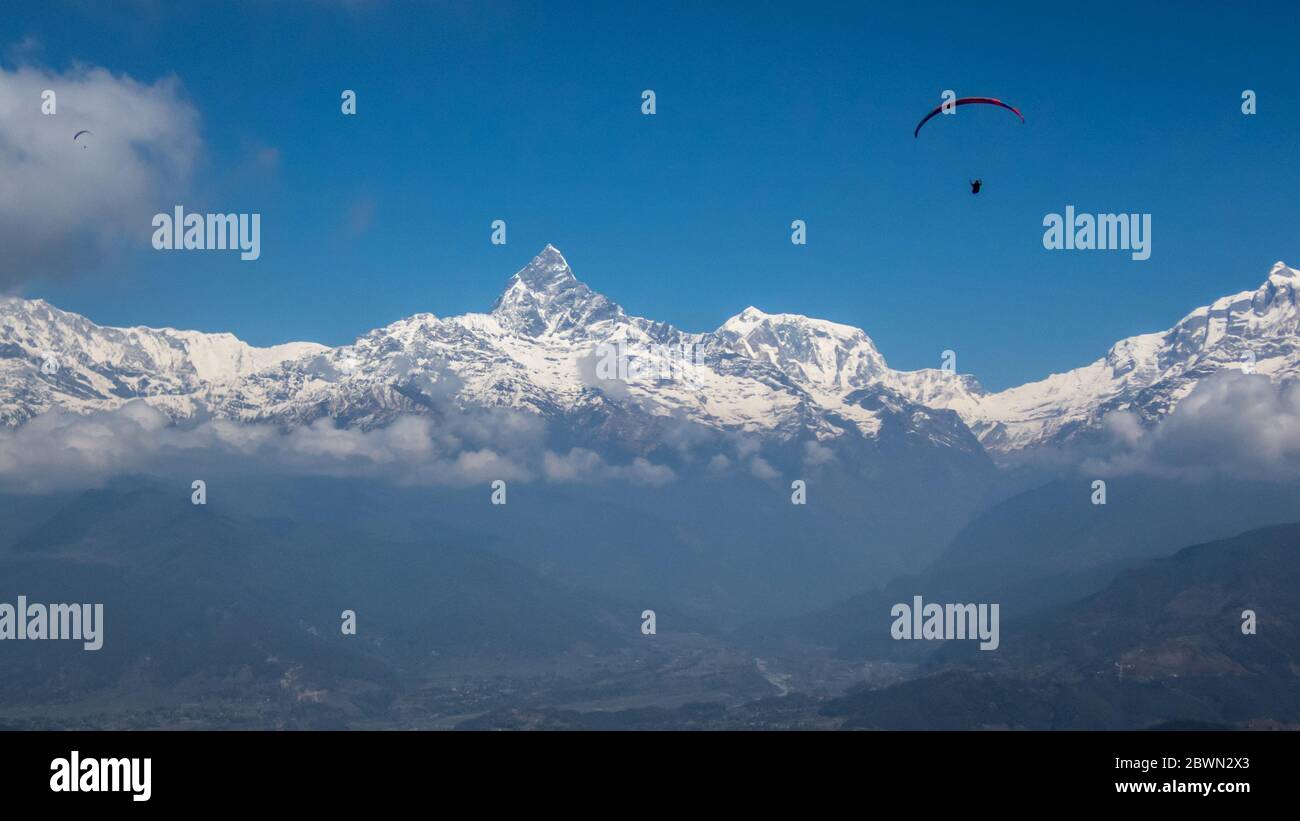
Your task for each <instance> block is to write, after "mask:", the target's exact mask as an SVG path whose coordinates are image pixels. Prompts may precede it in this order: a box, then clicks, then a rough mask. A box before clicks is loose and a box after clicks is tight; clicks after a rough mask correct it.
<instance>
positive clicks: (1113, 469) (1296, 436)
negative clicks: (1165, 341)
mask: <svg viewBox="0 0 1300 821" xmlns="http://www.w3.org/2000/svg"><path fill="white" fill-rule="evenodd" d="M1105 422H1106V424H1105V430H1106V431H1107V433H1109V435H1110V437H1111V443H1110V445H1111V447H1110V449H1109V450H1108V452H1107V454H1106V455H1105V456H1097V457H1094V458H1091V459H1088V460H1085V461H1084V463H1083V467H1084V469H1085V470H1086V471H1088V472H1090V473H1092V474H1095V475H1099V476H1100V475H1107V474H1108V473H1146V474H1152V475H1158V476H1166V477H1169V478H1184V479H1198V478H1206V477H1210V476H1228V477H1234V478H1245V479H1291V478H1295V477H1298V476H1300V384H1296V383H1292V384H1291V385H1288V386H1285V387H1278V386H1276V385H1273V384H1272V383H1270V382H1269V380H1268V378H1267V377H1265V376H1261V375H1249V376H1248V375H1245V374H1241V373H1239V372H1236V371H1221V372H1220V373H1218V374H1215V375H1214V376H1211V377H1209V378H1207V379H1204V380H1202V381H1201V382H1200V383H1199V384H1198V385H1197V386H1196V388H1195V389H1194V390H1193V391H1192V392H1191V393H1190V394H1188V395H1187V397H1185V398H1184V399H1183V400H1182V401H1181V402H1180V403H1179V404H1178V406H1177V407H1176V408H1175V409H1174V411H1173V412H1172V413H1171V414H1169V416H1168V417H1166V418H1165V419H1164V420H1163V421H1161V422H1160V423H1159V424H1158V425H1155V426H1153V427H1147V428H1142V427H1140V426H1139V425H1138V423H1137V420H1136V418H1135V417H1133V416H1132V415H1131V414H1128V413H1122V412H1121V413H1112V414H1110V416H1108V417H1107V419H1106V420H1105Z"/></svg>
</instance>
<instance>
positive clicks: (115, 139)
mask: <svg viewBox="0 0 1300 821" xmlns="http://www.w3.org/2000/svg"><path fill="white" fill-rule="evenodd" d="M46 89H49V90H51V91H53V92H54V93H55V95H56V97H55V100H56V105H57V109H56V113H55V114H53V115H45V114H42V113H41V103H42V97H41V94H42V92H43V91H45V90H46ZM198 122H199V116H198V112H197V111H196V110H195V108H194V107H193V106H192V105H190V104H189V103H188V102H187V101H185V100H184V99H183V98H182V97H181V95H180V84H179V82H177V81H176V80H175V79H174V78H167V79H163V80H159V81H157V82H154V83H152V84H146V83H141V82H138V81H136V80H134V79H132V78H130V77H127V76H125V75H114V74H112V73H110V72H108V71H106V70H104V69H102V68H91V67H76V68H73V69H70V70H68V71H66V72H64V73H62V74H57V73H53V72H50V71H47V70H43V69H40V68H37V67H34V66H22V67H19V68H17V69H14V70H5V69H4V68H0V248H3V249H4V253H3V254H0V291H3V290H8V289H10V288H12V287H13V286H15V285H17V284H19V283H21V282H24V281H28V280H31V279H36V278H39V277H46V276H57V275H61V274H66V273H69V272H73V271H76V270H79V269H83V268H85V267H88V266H89V264H90V263H91V262H93V260H94V259H96V258H97V257H98V256H101V255H102V254H103V253H105V252H106V251H107V250H110V249H111V248H112V247H113V246H114V245H115V244H117V243H118V242H121V241H123V240H125V241H126V242H129V243H139V244H141V245H145V244H147V243H148V241H149V238H150V236H151V234H152V229H151V227H150V222H149V220H150V218H151V217H152V215H153V214H155V213H158V212H159V211H161V210H166V209H168V208H170V207H172V206H173V205H175V204H177V203H178V202H180V199H179V197H180V196H181V194H182V191H183V188H184V186H185V185H186V184H187V182H188V180H189V178H190V176H191V173H192V170H193V167H194V164H195V162H196V158H197V156H198V153H199V150H200V147H201V141H200V138H199V134H198ZM81 130H89V131H90V132H92V133H91V134H90V135H87V136H83V137H82V138H81V139H80V140H78V141H77V142H75V143H74V142H73V139H72V138H73V135H75V134H76V133H77V132H78V131H81Z"/></svg>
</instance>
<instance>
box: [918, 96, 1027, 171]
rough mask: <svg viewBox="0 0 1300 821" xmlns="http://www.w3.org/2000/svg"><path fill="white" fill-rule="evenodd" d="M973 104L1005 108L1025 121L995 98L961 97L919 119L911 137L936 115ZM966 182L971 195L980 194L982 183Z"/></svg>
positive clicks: (941, 104) (937, 107) (947, 100)
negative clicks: (968, 184)
mask: <svg viewBox="0 0 1300 821" xmlns="http://www.w3.org/2000/svg"><path fill="white" fill-rule="evenodd" d="M944 96H945V97H946V98H948V97H952V96H956V95H954V94H953V93H952V92H951V91H948V92H944ZM974 104H983V105H995V106H998V107H999V108H1005V109H1006V110H1007V111H1010V112H1011V113H1012V114H1014V115H1016V116H1017V117H1019V118H1020V122H1022V123H1023V122H1024V121H1025V115H1023V114H1021V113H1020V111H1019V110H1017V109H1015V108H1013V107H1012V106H1009V105H1007V104H1006V103H1004V102H1002V101H1001V100H999V99H997V98H995V97H961V98H959V99H956V100H953V99H945V100H944V101H943V102H942V103H940V104H939V105H938V106H936V107H935V109H934V110H933V111H931V112H930V113H929V114H926V115H925V116H924V117H922V118H921V122H919V123H917V124H916V129H915V130H914V131H913V132H912V137H914V138H915V137H920V136H921V128H922V127H923V126H924V125H925V124H926V123H928V122H930V120H931V119H933V118H934V116H935V115H936V114H940V113H946V114H951V113H953V112H954V111H955V110H956V108H957V106H959V105H974ZM967 182H969V183H970V192H971V193H972V194H978V193H979V192H980V187H981V186H982V185H984V181H983V180H978V179H977V180H967Z"/></svg>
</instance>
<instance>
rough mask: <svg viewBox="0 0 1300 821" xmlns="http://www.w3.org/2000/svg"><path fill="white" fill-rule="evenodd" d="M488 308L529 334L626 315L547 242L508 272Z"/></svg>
mask: <svg viewBox="0 0 1300 821" xmlns="http://www.w3.org/2000/svg"><path fill="white" fill-rule="evenodd" d="M492 314H493V315H494V316H495V317H497V320H498V321H499V322H500V323H501V325H502V327H504V328H506V329H507V330H510V331H513V332H515V333H519V334H523V335H525V336H532V337H538V336H546V335H552V334H560V335H572V334H574V333H581V332H582V331H585V330H588V329H589V326H591V325H593V324H595V323H598V322H615V321H619V320H622V319H625V314H624V313H623V309H622V308H621V307H619V306H618V305H617V304H615V303H614V302H612V301H610V300H609V299H607V298H605V297H604V296H602V295H600V294H598V293H596V292H595V291H593V290H591V288H589V287H587V285H586V284H585V283H583V282H579V281H578V278H577V277H575V276H574V275H573V271H572V269H570V268H569V263H568V262H567V261H566V260H565V259H564V255H563V254H561V253H560V251H559V249H558V248H556V247H555V246H554V245H550V244H548V245H547V246H546V247H545V248H543V249H542V251H541V253H539V254H538V255H537V256H535V257H533V261H532V262H530V263H528V264H527V265H525V266H524V267H523V268H521V269H520V270H519V271H518V272H517V273H516V274H515V275H514V276H512V277H511V278H510V280H509V281H508V282H507V283H506V288H505V290H504V291H503V292H502V293H501V296H499V297H497V301H496V303H495V304H494V305H493V306H492Z"/></svg>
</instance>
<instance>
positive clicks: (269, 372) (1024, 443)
mask: <svg viewBox="0 0 1300 821" xmlns="http://www.w3.org/2000/svg"><path fill="white" fill-rule="evenodd" d="M1298 288H1300V273H1297V272H1296V271H1295V270H1293V269H1290V268H1287V267H1286V266H1285V265H1283V264H1282V263H1278V264H1277V265H1275V266H1274V267H1273V270H1272V271H1271V272H1270V273H1269V276H1268V278H1267V279H1266V281H1265V282H1264V284H1263V285H1261V286H1260V287H1259V288H1258V289H1257V290H1255V291H1247V292H1243V293H1241V294H1237V295H1235V296H1231V297H1225V298H1223V299H1220V300H1218V301H1216V302H1214V303H1213V304H1212V305H1210V306H1208V307H1204V308H1199V309H1197V310H1195V311H1193V312H1192V313H1191V314H1189V315H1188V316H1187V317H1186V318H1184V319H1183V320H1182V321H1181V322H1179V323H1178V324H1177V325H1176V326H1174V328H1172V329H1170V330H1169V331H1166V332H1163V333H1154V334H1144V335H1141V336H1136V337H1132V338H1129V339H1125V340H1122V341H1120V342H1118V343H1116V345H1115V346H1114V347H1112V348H1111V350H1110V352H1109V353H1108V354H1107V355H1106V356H1105V357H1104V358H1102V359H1099V360H1097V361H1096V362H1094V363H1092V364H1091V365H1088V366H1086V367H1083V368H1079V369H1076V370H1073V371H1069V372H1067V373H1064V374H1056V375H1053V376H1050V377H1048V378H1047V379H1044V380H1042V381H1039V382H1034V383H1030V384H1026V385H1022V386H1019V387H1016V388H1011V389H1009V390H1005V391H1001V392H998V393H990V392H987V391H985V390H984V389H983V388H981V387H980V385H979V383H978V382H977V381H976V380H975V379H974V378H973V377H971V376H968V375H959V374H951V373H945V372H943V371H939V370H922V371H897V370H894V369H892V368H890V367H889V366H888V364H887V363H886V362H885V358H884V357H883V356H882V355H881V353H880V351H879V350H877V348H876V346H875V345H874V343H873V342H872V341H871V339H870V338H869V337H868V336H867V335H866V333H864V332H863V331H862V330H860V329H857V328H853V327H850V326H847V325H840V324H837V323H833V322H828V321H825V320H820V319H813V318H810V317H805V316H799V315H795V314H768V313H764V312H762V311H760V310H758V309H757V308H753V307H750V308H746V309H745V310H744V311H742V312H741V313H739V314H737V315H736V316H734V317H732V318H730V319H728V320H727V321H726V322H724V323H723V324H722V326H721V327H719V328H718V329H717V330H716V331H713V332H710V333H687V332H684V331H680V330H678V329H676V328H674V327H672V326H671V325H668V324H666V323H661V322H654V321H651V320H648V319H643V318H640V317H635V316H629V315H628V314H627V313H626V312H625V311H624V310H623V308H622V307H620V306H619V305H618V304H616V303H614V302H612V301H611V300H609V299H608V298H606V297H604V296H602V295H601V294H598V293H596V292H594V291H593V290H591V288H589V287H588V286H587V285H585V284H584V283H582V282H580V281H579V280H578V279H577V278H576V277H575V276H574V275H573V272H572V270H570V268H569V265H568V263H567V262H566V261H565V260H564V257H563V256H562V255H561V254H560V252H559V251H558V250H557V249H555V248H554V247H553V246H549V245H548V246H547V247H546V248H545V249H543V250H542V252H541V253H540V254H538V255H537V257H536V258H534V259H533V260H532V262H530V263H529V264H528V265H527V266H526V267H524V268H523V269H522V270H520V271H519V272H518V273H516V274H515V275H514V276H513V277H511V278H510V280H509V282H508V283H507V284H506V287H505V289H504V291H503V292H502V294H501V296H500V297H499V298H498V299H497V301H496V303H495V304H494V305H493V306H492V308H491V310H490V311H488V312H487V313H472V314H465V315H463V316H455V317H448V318H438V317H436V316H433V315H432V314H416V315H414V316H411V317H408V318H406V319H402V320H399V321H397V322H394V323H393V324H391V325H389V326H387V327H384V328H378V329H376V330H374V331H371V332H370V333H368V334H366V335H364V336H362V337H360V338H359V339H357V340H356V342H355V343H353V344H352V345H346V346H341V347H338V348H328V347H326V346H323V345H317V344H314V343H307V342H296V343H288V344H285V345H278V346H275V347H273V348H254V347H252V346H249V345H247V344H245V343H243V342H241V341H239V340H238V339H235V338H234V337H233V336H230V335H229V334H204V333H198V332H193V331H176V330H172V329H150V328H107V327H100V326H97V325H95V324H93V323H91V322H90V321H89V320H87V319H85V318H84V317H81V316H77V315H76V314H70V313H66V312H63V311H59V310H58V309H56V308H53V307H52V306H50V305H48V304H46V303H45V302H43V301H41V300H30V301H29V300H21V299H5V300H3V301H0V418H3V419H4V421H5V422H6V423H7V424H9V425H18V424H21V423H23V422H24V421H26V420H28V419H30V418H32V417H33V416H35V415H37V414H39V413H42V412H44V411H46V410H48V409H49V408H51V407H55V406H58V407H63V408H66V409H69V410H72V411H76V412H86V411H90V410H97V409H111V408H113V407H116V406H119V405H121V404H124V403H125V402H127V401H130V400H132V399H136V398H139V399H143V400H144V401H146V402H148V403H149V404H151V405H153V406H155V407H158V408H160V409H162V410H164V411H165V412H166V413H167V414H169V415H170V416H171V417H172V418H174V419H177V420H183V419H187V418H191V417H195V416H205V415H208V414H212V415H216V416H219V417H224V418H229V419H236V420H242V421H250V422H252V421H257V422H273V423H277V424H282V425H284V424H287V425H293V424H302V423H307V422H311V421H314V420H316V419H319V418H322V417H330V418H333V419H335V420H338V421H339V422H340V423H341V424H349V425H356V426H360V427H366V428H370V427H379V426H383V425H386V424H388V423H389V422H391V421H393V420H394V419H396V418H397V417H398V416H400V415H403V414H434V415H436V414H439V413H442V412H445V411H446V410H447V409H449V408H510V409H515V410H521V411H526V412H529V413H531V414H535V415H538V416H540V417H543V418H547V419H563V420H567V421H568V422H570V423H572V424H573V425H574V426H576V427H578V428H585V429H592V430H598V431H601V432H603V433H604V434H605V435H607V436H610V437H617V438H620V439H621V440H624V441H635V440H637V438H638V437H639V436H647V437H648V436H653V435H654V432H655V431H656V430H661V427H656V426H657V425H659V426H662V425H663V424H666V423H668V422H676V421H687V422H690V423H694V424H696V425H699V426H703V427H705V428H708V429H713V430H717V431H733V432H743V433H748V434H754V435H762V436H771V437H774V438H777V439H780V440H783V441H797V440H800V439H816V440H820V441H828V440H833V439H838V438H840V437H843V436H845V435H846V434H853V435H854V436H858V437H861V438H863V439H866V440H878V439H880V438H881V437H884V436H887V435H888V436H896V437H903V438H904V439H906V440H908V441H917V442H921V443H925V444H929V445H935V446H939V447H945V448H956V449H959V450H975V451H978V450H979V449H980V445H979V442H982V443H983V445H984V447H985V448H987V449H988V450H991V451H1001V452H1007V451H1014V450H1020V449H1024V448H1028V447H1032V446H1035V445H1038V444H1042V443H1045V442H1052V441H1060V440H1062V439H1067V438H1069V437H1071V436H1074V435H1076V434H1078V433H1079V432H1081V431H1086V430H1090V429H1093V428H1095V427H1096V426H1097V425H1098V424H1099V422H1100V419H1101V418H1102V417H1103V416H1104V415H1105V414H1106V413H1108V412H1109V411H1111V410H1116V409H1127V410H1130V411H1133V412H1135V413H1136V414H1137V415H1138V416H1139V417H1140V418H1142V419H1144V420H1148V421H1155V420H1158V419H1159V418H1160V417H1161V416H1163V415H1164V414H1167V413H1168V412H1169V411H1170V410H1171V409H1172V408H1173V407H1174V406H1175V405H1176V404H1177V402H1178V401H1179V400H1180V399H1181V398H1182V397H1183V396H1186V395H1187V393H1188V392H1189V391H1190V390H1191V389H1192V387H1193V386H1194V385H1195V384H1196V382H1197V380H1199V379H1201V378H1203V377H1204V376H1207V375H1209V374H1210V373H1213V372H1215V371H1217V370H1220V369H1222V368H1225V367H1234V368H1240V367H1242V362H1243V361H1246V360H1247V358H1248V357H1249V356H1251V355H1253V357H1254V362H1253V366H1252V365H1249V364H1248V365H1247V367H1248V368H1251V367H1253V368H1254V369H1256V370H1257V371H1258V372H1259V373H1261V374H1265V375H1267V376H1269V377H1270V378H1273V379H1274V380H1275V381H1285V380H1290V379H1294V378H1297V377H1300V314H1298V313H1297V307H1296V292H1297V289H1298ZM50 361H52V362H54V363H55V365H57V367H51V366H50V365H49V364H47V363H48V362H50Z"/></svg>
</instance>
